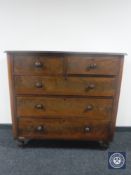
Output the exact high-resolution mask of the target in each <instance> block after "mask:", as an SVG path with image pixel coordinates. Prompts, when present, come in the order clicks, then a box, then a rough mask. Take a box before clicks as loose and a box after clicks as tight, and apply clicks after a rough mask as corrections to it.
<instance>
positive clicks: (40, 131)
mask: <svg viewBox="0 0 131 175" xmlns="http://www.w3.org/2000/svg"><path fill="white" fill-rule="evenodd" d="M18 128H19V136H20V137H25V138H33V139H41V138H43V139H76V140H88V139H90V140H98V139H100V140H101V139H107V138H108V137H109V135H110V124H109V122H105V121H101V122H97V121H88V120H87V119H83V120H81V119H77V120H73V119H70V120H67V119H57V120H56V119H37V120H34V119H25V118H21V119H19V122H18Z"/></svg>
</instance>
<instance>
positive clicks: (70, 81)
mask: <svg viewBox="0 0 131 175" xmlns="http://www.w3.org/2000/svg"><path fill="white" fill-rule="evenodd" d="M123 59H124V54H113V53H79V52H76V53H75V52H36V51H34V52H31V51H25V52H24V51H7V60H8V71H9V84H10V97H11V98H10V99H11V111H12V122H13V134H14V138H15V139H17V140H19V142H21V143H24V142H25V141H26V140H29V139H53V140H54V139H62V140H85V141H86V140H91V141H92V140H93V141H99V142H100V143H101V145H103V146H107V145H108V143H109V142H110V141H112V139H113V135H114V129H115V123H116V115H117V108H118V100H119V92H120V84H121V76H122V67H123Z"/></svg>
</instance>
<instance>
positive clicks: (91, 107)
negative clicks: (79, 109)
mask: <svg viewBox="0 0 131 175" xmlns="http://www.w3.org/2000/svg"><path fill="white" fill-rule="evenodd" d="M92 109H93V105H88V106H87V107H86V109H85V110H84V112H87V111H91V110H92Z"/></svg>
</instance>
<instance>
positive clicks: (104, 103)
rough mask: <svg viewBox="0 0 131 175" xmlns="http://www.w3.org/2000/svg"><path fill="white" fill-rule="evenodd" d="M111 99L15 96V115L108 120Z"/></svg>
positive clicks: (109, 117) (110, 111)
mask: <svg viewBox="0 0 131 175" xmlns="http://www.w3.org/2000/svg"><path fill="white" fill-rule="evenodd" d="M111 113H112V100H111V99H95V100H94V99H89V98H67V97H65V98H62V97H17V116H18V117H19V116H20V117H21V116H25V117H29V116H30V117H36V118H38V117H41V116H44V117H46V118H62V117H63V116H66V117H69V118H71V117H75V118H77V117H80V116H81V117H86V118H88V119H99V120H102V119H104V120H110V119H111Z"/></svg>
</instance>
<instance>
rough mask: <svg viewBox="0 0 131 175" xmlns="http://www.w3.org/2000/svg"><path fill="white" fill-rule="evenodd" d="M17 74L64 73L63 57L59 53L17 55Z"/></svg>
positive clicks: (15, 63) (15, 58) (15, 61)
mask: <svg viewBox="0 0 131 175" xmlns="http://www.w3.org/2000/svg"><path fill="white" fill-rule="evenodd" d="M14 73H15V74H16V75H41V74H42V75H55V74H56V75H57V74H63V59H62V57H61V56H57V55H30V54H27V55H25V54H23V55H15V56H14Z"/></svg>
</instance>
